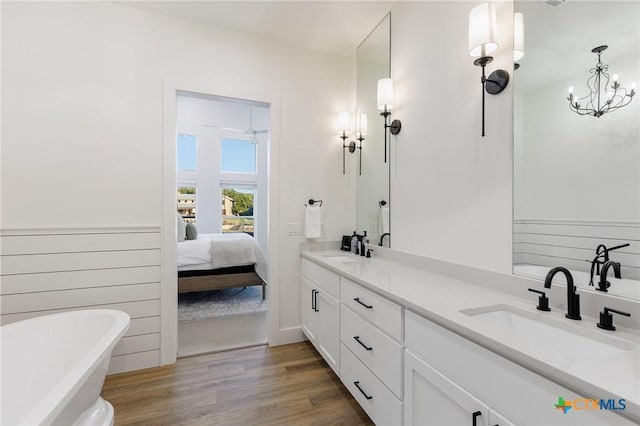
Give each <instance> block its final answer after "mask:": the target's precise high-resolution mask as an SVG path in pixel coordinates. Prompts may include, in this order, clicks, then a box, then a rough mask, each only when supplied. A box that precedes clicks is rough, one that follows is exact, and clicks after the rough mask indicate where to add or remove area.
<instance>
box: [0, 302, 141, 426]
mask: <svg viewBox="0 0 640 426" xmlns="http://www.w3.org/2000/svg"><path fill="white" fill-rule="evenodd" d="M86 314H92V315H95V314H99V315H108V316H110V317H115V322H114V323H113V324H112V325H111V327H109V329H108V330H107V331H106V332H105V333H104V334H103V335H101V336H100V337H99V338H98V339H97V340H96V342H95V343H94V344H93V345H92V346H91V348H90V350H89V351H87V353H85V354H83V355H82V356H80V357H79V358H78V361H77V362H76V363H75V364H74V365H73V367H72V368H71V369H70V370H69V371H68V372H67V373H66V374H65V375H64V376H62V377H61V379H60V380H59V381H58V382H57V383H55V384H54V385H53V386H52V388H51V389H50V390H49V391H48V392H47V393H46V394H44V395H42V398H41V401H39V402H38V403H36V404H34V406H33V409H31V410H30V411H29V412H28V413H26V414H25V416H24V417H22V418H20V419H18V421H19V422H20V423H21V424H50V423H51V422H53V421H54V420H55V418H56V417H57V416H58V415H60V413H61V412H62V410H64V408H65V407H66V406H67V404H68V403H69V402H70V401H71V399H72V398H73V397H74V396H75V394H76V393H77V391H78V390H79V389H80V388H81V387H82V386H83V385H84V383H85V382H86V381H87V379H88V378H89V377H90V376H91V374H92V373H93V372H94V371H95V370H96V368H98V367H99V365H100V364H101V363H102V362H103V361H104V359H105V358H106V357H107V356H111V352H112V351H113V348H114V347H115V345H116V344H117V343H118V342H119V341H120V338H121V337H122V336H123V335H124V334H125V333H126V332H127V330H128V329H129V325H130V321H131V319H130V317H129V314H127V313H126V312H123V311H119V310H116V309H82V310H76V311H70V312H60V313H55V314H49V315H42V316H39V317H34V318H29V319H26V320H23V321H17V322H14V323H11V324H7V325H3V326H2V327H0V336H2V334H4V333H3V332H4V331H6V330H10V329H14V328H17V327H25V326H29V325H30V324H32V323H37V322H45V321H47V320H49V321H50V320H51V318H52V317H55V318H61V317H62V318H64V317H74V316H80V317H81V316H83V315H86ZM58 395H60V396H58ZM98 396H99V395H98Z"/></svg>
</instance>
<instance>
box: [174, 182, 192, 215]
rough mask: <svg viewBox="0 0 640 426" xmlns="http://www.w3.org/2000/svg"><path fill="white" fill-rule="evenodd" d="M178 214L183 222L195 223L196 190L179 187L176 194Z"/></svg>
mask: <svg viewBox="0 0 640 426" xmlns="http://www.w3.org/2000/svg"><path fill="white" fill-rule="evenodd" d="M176 198H177V208H178V213H179V214H180V216H182V218H183V219H184V221H185V222H192V223H193V222H195V221H196V188H195V187H185V186H182V187H179V188H178V191H177V194H176Z"/></svg>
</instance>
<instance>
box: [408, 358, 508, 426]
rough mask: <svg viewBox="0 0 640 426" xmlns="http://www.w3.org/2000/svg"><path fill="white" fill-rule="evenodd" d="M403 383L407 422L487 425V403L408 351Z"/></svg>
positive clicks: (428, 425)
mask: <svg viewBox="0 0 640 426" xmlns="http://www.w3.org/2000/svg"><path fill="white" fill-rule="evenodd" d="M404 382H405V401H404V420H405V424H407V425H424V426H446V425H457V426H463V425H468V426H488V424H489V423H488V422H489V406H488V405H486V404H484V403H483V402H481V401H480V400H479V399H477V398H475V397H474V396H473V395H471V394H470V393H469V392H467V391H465V390H464V389H462V388H461V387H460V386H458V385H457V384H456V383H454V382H453V381H451V380H450V379H448V378H447V377H445V376H444V375H442V374H441V373H439V372H438V371H437V370H436V369H435V368H433V367H431V366H430V365H429V364H427V363H426V362H424V361H423V360H421V359H420V358H418V357H417V356H415V355H414V354H413V353H411V352H410V351H409V350H407V351H405V358H404ZM501 426H502V425H501Z"/></svg>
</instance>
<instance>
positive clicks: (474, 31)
mask: <svg viewBox="0 0 640 426" xmlns="http://www.w3.org/2000/svg"><path fill="white" fill-rule="evenodd" d="M496 34H497V31H496V9H495V6H494V4H493V3H482V4H479V5H477V6H476V7H474V8H473V9H471V11H470V12H469V55H470V56H473V57H479V56H487V55H489V54H491V53H492V52H493V51H495V50H496V49H497V48H498V42H497V40H496Z"/></svg>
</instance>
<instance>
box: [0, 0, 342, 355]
mask: <svg viewBox="0 0 640 426" xmlns="http://www.w3.org/2000/svg"><path fill="white" fill-rule="evenodd" d="M2 54H3V58H2V60H3V73H2V86H3V92H2V103H3V107H4V108H3V110H2V124H3V126H2V153H3V156H2V171H1V174H2V188H1V190H2V223H1V224H0V226H1V227H2V228H4V229H7V228H26V229H29V228H35V227H74V226H92V225H102V226H118V225H130V224H137V225H153V226H159V225H160V224H161V218H162V211H161V205H162V158H163V154H162V141H163V123H162V117H163V81H168V80H169V81H180V82H187V83H188V84H189V85H191V86H198V85H204V86H209V87H211V86H216V85H224V87H226V88H227V89H228V91H229V92H232V91H233V90H235V89H237V90H238V91H241V92H243V93H246V91H252V92H254V93H268V94H270V95H271V96H274V97H277V98H278V99H279V105H280V111H279V115H280V118H281V120H280V122H279V123H272V125H277V126H280V132H279V135H280V138H279V140H277V141H273V142H274V144H275V145H274V149H275V151H274V152H276V153H277V154H275V155H278V156H279V164H280V165H281V168H280V171H279V172H280V188H279V189H280V200H281V203H280V205H279V206H277V208H276V210H278V211H279V213H280V214H279V216H277V217H273V220H276V221H278V224H277V225H278V227H277V228H276V229H280V232H279V233H278V234H277V235H271V236H270V237H271V238H276V239H277V241H278V244H279V251H280V258H281V263H280V265H278V267H279V275H280V283H279V284H280V287H279V288H280V293H279V294H272V295H271V297H279V298H280V304H279V305H276V306H281V307H282V309H281V310H280V311H279V312H277V313H276V316H277V317H278V324H279V325H278V327H279V329H280V330H282V331H283V333H282V334H283V335H284V334H286V335H288V336H294V335H295V336H297V335H300V336H301V334H299V331H298V328H299V325H300V318H299V316H300V313H299V310H298V309H297V306H298V300H299V292H298V289H299V261H298V259H299V257H298V252H299V242H300V240H301V239H300V238H292V237H287V236H286V229H287V227H286V224H287V223H289V222H299V223H301V222H302V221H303V204H304V202H305V201H306V200H307V199H308V198H310V197H314V198H321V199H323V200H324V202H325V203H324V205H323V209H324V213H325V214H324V219H325V232H326V235H325V237H326V238H327V239H338V238H339V236H340V235H342V234H343V233H346V232H347V231H349V229H348V225H349V224H347V226H346V227H345V223H344V222H345V221H344V216H345V211H344V210H345V206H349V205H351V204H350V202H351V201H350V200H351V198H350V197H351V195H350V194H349V191H348V184H349V180H348V177H346V176H343V175H342V173H341V168H342V164H341V161H342V158H341V155H342V154H341V152H340V149H339V148H338V143H337V141H336V139H337V138H336V136H335V129H334V122H335V117H336V116H337V114H338V112H339V111H341V110H346V109H348V106H349V105H348V101H349V99H348V98H349V96H348V94H349V89H350V87H349V63H348V59H347V58H342V57H337V56H332V55H326V54H319V53H313V52H310V51H305V50H301V49H299V48H295V47H292V46H288V45H284V44H280V43H274V42H269V41H265V40H263V39H261V38H256V37H251V36H248V35H244V34H241V33H238V32H233V31H228V30H222V29H217V28H214V27H210V26H204V25H201V24H197V23H194V22H190V21H186V20H180V19H174V18H171V17H166V16H163V15H159V14H154V13H150V12H146V11H141V10H137V9H133V8H129V7H127V6H122V5H118V4H113V3H72V2H64V3H57V2H56V3H6V2H3V3H2ZM214 83H215V84H214ZM69 194H73V197H70V196H69ZM70 198H72V200H70ZM70 201H72V203H70ZM347 214H348V215H352V214H354V213H353V212H350V211H348V213H347ZM287 333H288V334H287ZM296 333H298V334H296ZM165 337H166V336H165ZM276 343H277V342H276Z"/></svg>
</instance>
